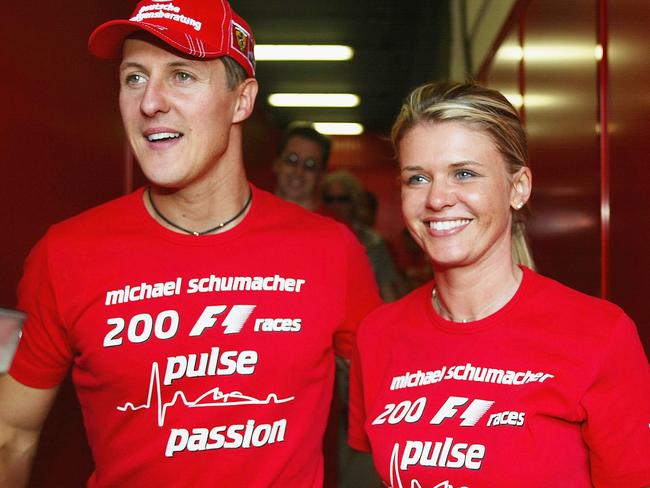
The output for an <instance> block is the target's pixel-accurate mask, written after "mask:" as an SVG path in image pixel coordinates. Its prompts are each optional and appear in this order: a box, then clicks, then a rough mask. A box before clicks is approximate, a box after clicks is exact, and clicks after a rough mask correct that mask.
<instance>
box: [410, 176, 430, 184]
mask: <svg viewBox="0 0 650 488" xmlns="http://www.w3.org/2000/svg"><path fill="white" fill-rule="evenodd" d="M428 181H429V179H428V178H427V177H426V176H423V175H411V176H408V177H407V178H406V183H407V184H408V185H423V184H425V183H427V182H428Z"/></svg>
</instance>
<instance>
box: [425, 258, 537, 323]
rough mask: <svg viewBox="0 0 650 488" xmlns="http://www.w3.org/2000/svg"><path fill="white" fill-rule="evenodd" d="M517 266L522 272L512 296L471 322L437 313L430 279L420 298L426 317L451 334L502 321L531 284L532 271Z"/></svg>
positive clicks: (432, 282)
mask: <svg viewBox="0 0 650 488" xmlns="http://www.w3.org/2000/svg"><path fill="white" fill-rule="evenodd" d="M519 268H520V269H521V270H522V272H523V274H522V277H521V283H519V287H518V288H517V291H516V292H515V294H514V295H513V296H512V298H511V299H510V300H509V301H508V302H507V303H506V304H505V305H504V306H503V307H501V308H500V309H499V310H497V311H496V312H494V313H492V314H490V315H488V316H487V317H483V318H482V319H479V320H474V321H471V322H464V323H463V322H454V321H451V320H447V319H446V318H444V317H442V316H441V315H439V314H438V312H436V310H435V309H434V308H433V304H432V303H431V293H432V292H433V288H434V287H435V281H431V282H430V283H429V285H428V286H427V287H426V288H425V296H424V297H423V298H424V299H423V300H422V305H423V306H424V307H425V310H426V314H427V317H428V318H429V320H430V321H431V323H432V324H433V325H434V326H435V327H437V328H439V329H442V330H444V331H446V332H451V333H453V334H471V333H474V332H478V331H482V330H485V329H487V328H490V327H493V326H495V325H498V324H500V323H503V322H504V320H503V318H504V317H505V316H507V315H509V314H510V313H511V311H512V310H513V309H515V308H516V307H517V306H518V304H519V302H520V301H521V299H522V296H524V295H526V294H527V291H528V289H529V288H530V286H531V278H532V274H533V271H532V270H530V269H529V268H527V267H525V266H521V265H520V266H519Z"/></svg>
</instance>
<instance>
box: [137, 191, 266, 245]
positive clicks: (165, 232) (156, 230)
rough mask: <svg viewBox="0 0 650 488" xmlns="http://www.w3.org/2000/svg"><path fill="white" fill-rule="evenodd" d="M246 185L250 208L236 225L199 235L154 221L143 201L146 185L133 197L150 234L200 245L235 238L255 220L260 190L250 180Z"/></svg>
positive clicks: (185, 243) (187, 243)
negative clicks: (173, 228) (213, 232)
mask: <svg viewBox="0 0 650 488" xmlns="http://www.w3.org/2000/svg"><path fill="white" fill-rule="evenodd" d="M248 186H249V187H250V189H251V192H252V197H251V203H250V208H249V209H248V212H246V214H245V215H244V218H243V219H242V220H241V221H240V222H239V223H238V224H237V225H235V226H234V227H232V228H230V229H227V230H225V231H223V232H218V233H216V234H207V235H200V236H195V235H192V234H184V233H181V232H176V231H173V230H171V229H168V228H167V227H165V226H163V225H161V224H160V223H159V222H158V221H156V219H155V218H154V217H153V216H152V215H151V214H150V213H149V212H148V210H147V207H146V205H145V203H144V193H145V191H146V189H147V187H146V186H143V187H140V188H139V189H138V190H136V192H134V193H135V197H136V198H137V199H138V205H137V211H138V213H139V217H140V219H141V220H142V221H143V222H144V225H145V228H146V230H147V231H148V232H150V233H151V234H152V235H155V236H156V237H159V238H162V239H165V240H167V241H171V242H175V243H177V244H182V245H185V246H197V247H202V246H210V245H214V244H215V243H217V242H226V241H229V240H231V239H235V238H237V237H239V236H240V235H241V234H242V233H244V232H246V231H247V229H248V228H249V227H250V226H251V222H253V221H254V220H255V218H256V215H257V213H258V212H259V208H261V207H262V205H261V204H260V197H261V192H260V190H259V189H258V188H257V187H256V186H255V185H253V184H251V183H250V182H249V183H248Z"/></svg>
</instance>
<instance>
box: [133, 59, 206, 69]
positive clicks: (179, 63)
mask: <svg viewBox="0 0 650 488" xmlns="http://www.w3.org/2000/svg"><path fill="white" fill-rule="evenodd" d="M200 63H201V61H193V60H189V59H188V60H187V61H172V62H170V63H167V64H166V65H165V66H166V67H167V68H183V67H193V68H196V67H198V66H201V64H200ZM129 68H136V69H139V70H143V71H144V70H145V69H146V68H145V67H144V65H142V64H140V63H137V62H135V61H126V62H124V63H122V64H121V65H120V71H124V70H125V69H129Z"/></svg>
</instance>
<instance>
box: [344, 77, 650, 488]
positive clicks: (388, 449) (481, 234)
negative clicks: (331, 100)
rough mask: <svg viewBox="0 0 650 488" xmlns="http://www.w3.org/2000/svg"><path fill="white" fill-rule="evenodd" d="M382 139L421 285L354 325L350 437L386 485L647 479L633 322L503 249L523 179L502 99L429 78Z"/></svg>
mask: <svg viewBox="0 0 650 488" xmlns="http://www.w3.org/2000/svg"><path fill="white" fill-rule="evenodd" d="M392 139H393V144H394V147H395V150H396V154H397V156H398V160H399V164H400V171H401V188H402V211H403V214H404V218H405V221H406V225H407V227H408V229H409V231H410V233H411V235H412V236H413V238H414V239H415V241H416V242H417V243H418V244H419V245H420V247H421V248H422V249H423V250H424V251H425V252H426V253H427V254H428V256H429V258H430V259H431V262H432V265H433V268H434V276H435V282H430V283H428V284H426V285H424V286H422V287H420V288H418V289H417V290H415V291H414V292H412V293H411V294H410V295H408V296H406V297H405V298H403V299H401V300H400V301H397V302H394V303H391V304H387V305H385V306H383V307H381V308H379V309H378V310H376V311H375V312H373V313H371V315H370V316H369V317H368V318H367V319H366V320H365V321H364V323H363V324H362V326H361V329H360V331H359V334H358V336H357V341H358V342H357V348H358V350H357V354H356V357H355V359H354V360H353V364H352V376H351V393H350V395H351V397H350V444H351V445H352V447H354V448H357V449H360V450H367V451H368V450H369V451H372V455H373V459H374V463H375V466H376V467H377V469H378V471H379V473H380V475H381V477H382V479H383V481H384V482H385V483H386V484H387V485H388V486H391V487H393V488H398V487H399V488H406V487H409V488H416V487H426V488H433V487H442V486H445V487H452V486H453V487H454V488H459V487H471V488H477V487H499V488H501V487H551V486H553V487H572V488H580V487H585V488H586V487H592V486H597V487H612V488H613V487H616V488H621V487H637V488H638V487H642V486H650V455H649V454H648V453H650V429H649V428H648V426H649V422H650V397H649V395H648V391H649V387H650V368H649V367H648V361H647V359H646V357H645V354H644V352H643V348H642V346H641V343H640V341H639V338H638V335H637V332H636V329H635V326H634V324H633V322H632V321H631V320H630V319H629V318H628V317H627V316H626V315H625V314H624V313H623V311H622V310H621V309H619V308H618V307H617V306H615V305H613V304H611V303H608V302H605V301H603V300H599V299H597V298H593V297H589V296H586V295H583V294H581V293H579V292H577V291H574V290H571V289H569V288H567V287H565V286H563V285H561V284H560V283H557V282H555V281H553V280H551V279H549V278H545V277H543V276H541V275H539V274H537V273H535V272H534V271H532V270H531V269H530V268H528V267H526V266H522V265H517V264H516V263H515V259H513V243H512V226H513V221H515V220H516V218H515V217H514V216H515V214H517V213H518V212H520V211H521V210H522V209H523V208H524V206H525V205H526V203H527V201H528V198H529V197H530V194H531V188H532V174H531V171H530V169H529V168H528V166H527V149H526V136H525V133H524V130H523V128H522V125H521V123H520V120H519V118H518V115H517V112H516V110H515V109H514V108H513V107H512V106H511V105H510V104H509V103H508V102H507V100H506V99H505V98H504V97H503V96H502V95H501V94H499V93H498V92H496V91H493V90H489V89H486V88H483V87H480V86H478V85H474V84H441V85H436V84H427V85H424V86H421V87H419V88H417V89H416V90H415V91H414V92H413V93H411V95H410V96H409V97H408V98H407V100H406V102H405V104H404V105H403V107H402V110H401V112H400V114H399V116H398V118H397V121H396V122H395V124H394V127H393V131H392ZM515 245H516V244H515ZM515 255H516V254H515Z"/></svg>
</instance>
